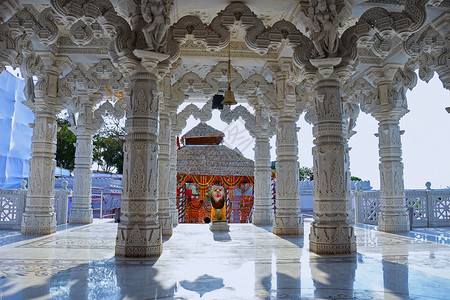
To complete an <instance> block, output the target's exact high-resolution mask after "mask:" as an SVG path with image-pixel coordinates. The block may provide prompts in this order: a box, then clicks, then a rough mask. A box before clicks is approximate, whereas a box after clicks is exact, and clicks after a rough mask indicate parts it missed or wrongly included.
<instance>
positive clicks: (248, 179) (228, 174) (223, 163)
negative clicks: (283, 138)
mask: <svg viewBox="0 0 450 300" xmlns="http://www.w3.org/2000/svg"><path fill="white" fill-rule="evenodd" d="M224 136H225V135H224V133H223V132H221V131H219V130H217V129H215V128H213V127H211V126H209V125H207V124H205V123H200V124H198V125H197V126H195V127H194V128H193V129H191V130H190V131H188V132H187V133H186V134H185V135H184V136H183V137H182V138H181V140H182V141H183V143H184V146H183V147H182V148H180V149H178V153H177V154H178V155H177V173H178V176H177V181H178V182H177V187H178V188H181V187H182V186H183V185H184V184H185V183H188V182H190V183H194V184H195V186H196V187H197V189H199V190H207V189H209V187H210V186H212V185H214V184H221V185H222V186H223V187H225V188H226V189H236V188H238V187H240V186H241V185H242V184H244V183H250V184H251V185H252V186H253V182H254V181H253V174H254V169H255V164H254V162H253V161H252V160H251V159H248V158H245V157H244V156H242V154H240V153H239V152H237V151H235V150H232V149H230V148H228V147H226V146H224V145H222V141H223V138H224Z"/></svg>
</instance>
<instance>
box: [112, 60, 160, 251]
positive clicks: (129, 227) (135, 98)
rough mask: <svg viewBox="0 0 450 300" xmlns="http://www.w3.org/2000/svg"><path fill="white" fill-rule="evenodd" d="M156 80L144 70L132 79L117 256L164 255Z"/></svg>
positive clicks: (127, 112)
mask: <svg viewBox="0 0 450 300" xmlns="http://www.w3.org/2000/svg"><path fill="white" fill-rule="evenodd" d="M157 89H158V86H157V77H156V75H155V74H153V73H149V72H148V71H147V70H146V69H145V68H143V67H142V66H140V67H138V68H137V70H136V71H135V72H134V73H132V75H131V77H130V90H131V91H132V94H131V97H130V99H129V101H128V103H127V109H126V117H127V120H126V123H125V128H126V132H127V134H126V136H125V144H124V165H123V167H124V174H123V181H122V182H123V183H122V184H123V188H122V197H123V201H122V213H123V215H122V217H121V222H120V224H119V227H118V231H117V239H116V255H118V256H127V257H148V256H155V255H160V254H161V252H162V244H161V234H162V231H161V229H160V225H159V223H158V216H157V213H158V202H157V199H158V143H157V136H158V102H159V99H158V97H157V94H158V91H157Z"/></svg>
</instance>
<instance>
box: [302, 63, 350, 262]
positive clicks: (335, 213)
mask: <svg viewBox="0 0 450 300" xmlns="http://www.w3.org/2000/svg"><path fill="white" fill-rule="evenodd" d="M333 60H335V61H333ZM339 62H340V59H339V58H335V59H320V60H319V59H318V60H316V61H315V62H314V63H315V64H316V65H317V66H318V67H319V72H320V75H318V76H319V80H317V81H316V84H315V87H314V90H315V96H314V99H313V114H314V117H313V125H314V127H313V135H314V144H315V146H314V148H313V150H312V153H313V159H314V193H313V197H314V204H313V207H314V213H315V215H314V221H313V223H312V224H311V231H310V235H309V240H310V243H309V247H310V250H311V251H312V252H315V253H318V254H345V253H352V252H355V251H356V241H355V234H354V230H353V227H352V226H351V220H350V211H351V205H350V172H349V161H348V151H349V150H348V145H347V136H348V134H347V122H346V120H345V118H344V115H343V103H342V99H341V91H340V82H339V80H338V79H337V77H335V75H334V74H333V75H331V73H332V72H333V71H332V70H333V65H337V64H338V63H339ZM330 68H331V72H328V71H330ZM323 70H325V72H321V71H323Z"/></svg>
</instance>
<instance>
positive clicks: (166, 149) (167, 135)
mask: <svg viewBox="0 0 450 300" xmlns="http://www.w3.org/2000/svg"><path fill="white" fill-rule="evenodd" d="M171 125H172V122H171V118H170V115H169V113H168V112H167V111H165V110H161V111H160V115H159V126H160V127H159V135H158V144H159V153H158V172H159V190H158V220H159V223H160V225H161V229H162V234H163V235H167V236H170V235H172V227H173V219H172V216H171V205H170V197H169V196H170V179H171V177H170V142H171ZM172 179H173V178H172Z"/></svg>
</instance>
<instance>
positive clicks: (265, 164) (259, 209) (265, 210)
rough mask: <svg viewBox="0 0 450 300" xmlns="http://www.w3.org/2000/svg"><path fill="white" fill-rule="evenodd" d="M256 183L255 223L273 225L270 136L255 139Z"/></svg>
mask: <svg viewBox="0 0 450 300" xmlns="http://www.w3.org/2000/svg"><path fill="white" fill-rule="evenodd" d="M254 150H255V185H254V204H253V217H252V218H253V220H252V222H253V224H255V225H272V223H273V209H272V192H271V190H270V187H271V185H270V184H271V173H272V170H271V169H270V143H269V138H268V137H257V138H256V141H255V148H254Z"/></svg>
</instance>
